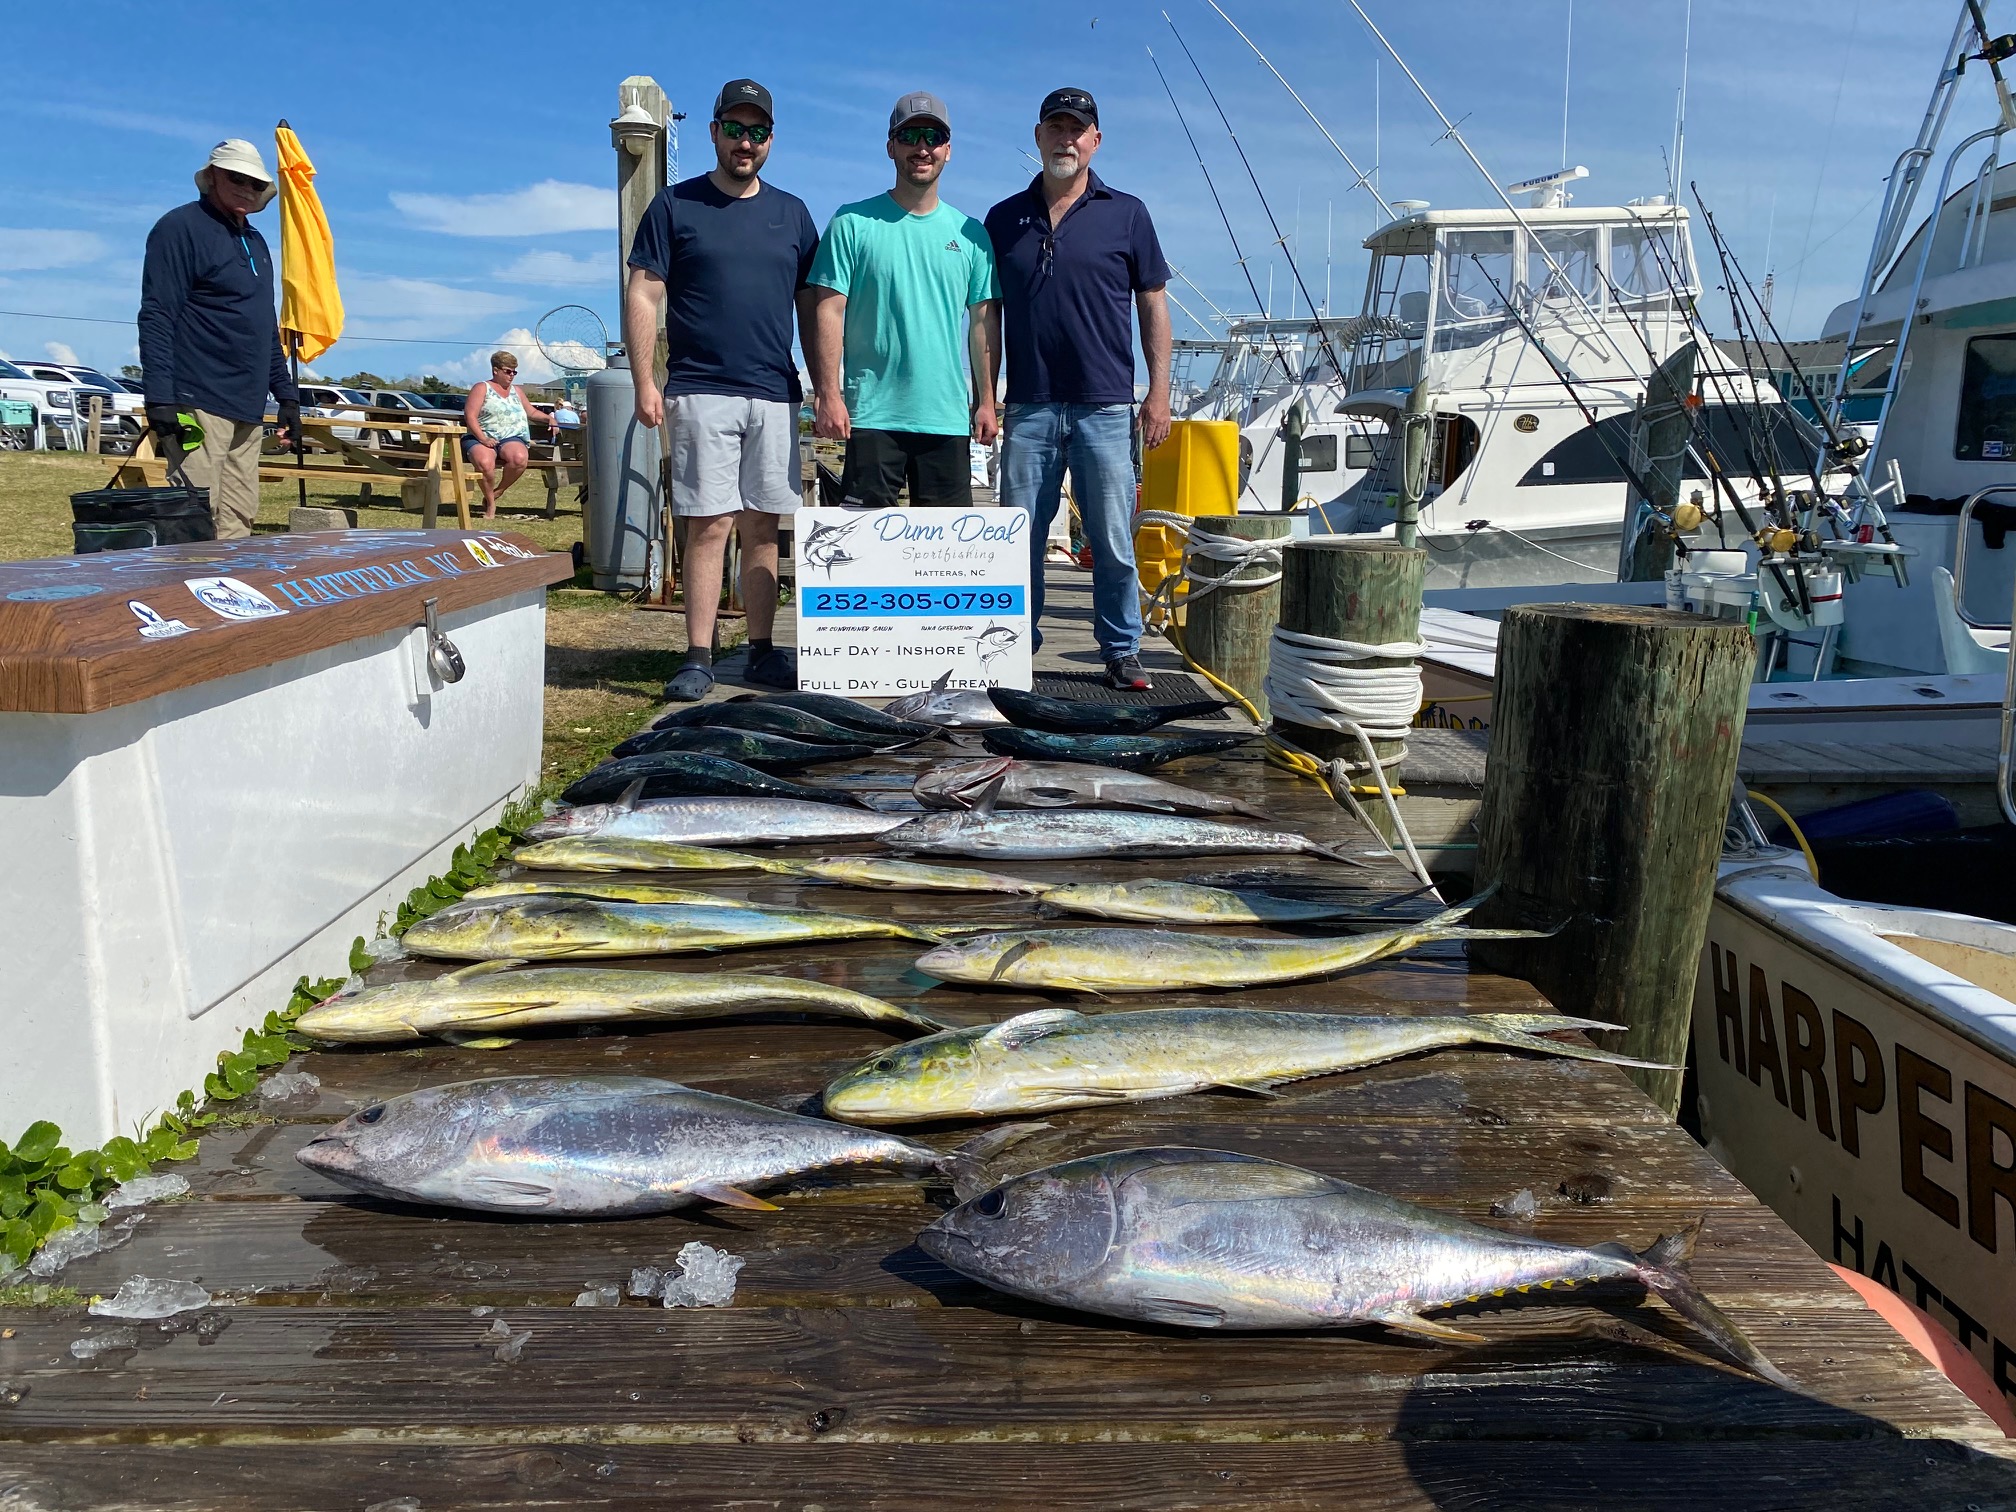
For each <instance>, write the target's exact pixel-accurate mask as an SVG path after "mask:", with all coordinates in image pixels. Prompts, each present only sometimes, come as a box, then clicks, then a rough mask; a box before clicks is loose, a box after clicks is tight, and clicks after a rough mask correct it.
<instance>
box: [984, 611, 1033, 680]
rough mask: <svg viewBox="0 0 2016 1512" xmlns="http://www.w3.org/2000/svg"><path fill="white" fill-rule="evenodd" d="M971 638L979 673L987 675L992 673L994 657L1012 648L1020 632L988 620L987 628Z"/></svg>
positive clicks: (1018, 638)
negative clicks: (978, 662)
mask: <svg viewBox="0 0 2016 1512" xmlns="http://www.w3.org/2000/svg"><path fill="white" fill-rule="evenodd" d="M972 639H973V650H974V652H975V653H976V654H977V655H978V656H979V658H980V673H981V675H982V676H983V677H988V676H992V675H993V672H994V659H995V658H996V657H998V656H1000V655H1002V654H1003V653H1004V652H1007V651H1010V650H1012V649H1013V648H1014V646H1015V643H1016V642H1017V641H1019V640H1021V639H1022V632H1021V631H1019V630H1013V629H1010V628H1009V627H1008V626H1006V625H997V624H995V623H994V622H993V621H992V620H989V621H988V622H987V628H986V629H985V630H982V631H981V632H980V633H979V634H978V635H976V636H974V637H973V638H972Z"/></svg>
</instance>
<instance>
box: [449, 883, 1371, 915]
mask: <svg viewBox="0 0 2016 1512" xmlns="http://www.w3.org/2000/svg"><path fill="white" fill-rule="evenodd" d="M468 896H471V897H473V896H475V894H473V893H471V894H469V895H468ZM1043 906H1044V908H1046V909H1054V910H1056V911H1057V912H1059V913H1067V914H1089V915H1090V916H1091V917H1093V918H1095V919H1131V920H1134V921H1136V922H1139V923H1145V924H1308V923H1313V922H1317V921H1320V920H1326V919H1327V920H1336V919H1355V918H1362V917H1378V918H1379V919H1380V921H1381V922H1384V916H1368V915H1366V914H1365V911H1364V909H1363V908H1362V907H1360V906H1358V905H1355V904H1348V903H1319V902H1316V901H1314V900H1313V899H1308V898H1287V897H1282V896H1281V895H1280V894H1278V893H1266V892H1249V891H1245V890H1240V891H1237V892H1235V891H1233V890H1231V889H1229V888H1224V887H1199V886H1197V885H1196V884H1194V883H1190V882H1157V881H1152V880H1151V881H1144V882H1072V883H1067V884H1065V885H1064V886H1061V887H1053V888H1050V889H1049V890H1048V891H1046V892H1045V893H1044V894H1043Z"/></svg>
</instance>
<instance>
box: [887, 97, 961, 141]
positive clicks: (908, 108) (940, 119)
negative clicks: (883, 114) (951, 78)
mask: <svg viewBox="0 0 2016 1512" xmlns="http://www.w3.org/2000/svg"><path fill="white" fill-rule="evenodd" d="M920 118H921V119H925V120H932V121H936V122H937V123H938V124H939V125H940V126H943V127H944V128H945V129H946V130H947V131H950V130H951V129H952V116H951V113H950V112H949V111H947V110H946V109H945V102H944V101H943V100H941V99H939V98H938V96H936V95H934V94H932V93H931V92H930V91H929V90H928V89H919V90H914V91H912V92H911V93H909V94H906V95H905V96H903V98H902V99H900V100H898V101H897V102H896V108H895V109H894V110H892V111H890V112H889V129H890V130H891V131H892V132H893V131H895V130H897V129H898V128H899V127H902V126H905V125H908V124H909V123H910V122H911V121H915V120H918V119H920Z"/></svg>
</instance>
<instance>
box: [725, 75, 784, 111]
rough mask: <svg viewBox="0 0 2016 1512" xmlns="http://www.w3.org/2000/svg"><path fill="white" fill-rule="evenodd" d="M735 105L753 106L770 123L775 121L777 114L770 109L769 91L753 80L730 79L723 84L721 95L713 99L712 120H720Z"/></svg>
mask: <svg viewBox="0 0 2016 1512" xmlns="http://www.w3.org/2000/svg"><path fill="white" fill-rule="evenodd" d="M736 105H754V106H755V107H756V108H757V109H758V110H760V111H762V112H763V114H764V115H765V116H767V117H769V118H770V119H771V120H772V121H775V120H776V119H777V112H776V111H775V110H773V109H771V108H770V91H769V90H767V89H765V88H764V87H763V86H762V85H761V84H758V83H757V82H756V81H755V80H754V79H730V80H729V81H728V82H727V83H726V84H723V85H722V86H721V93H720V94H718V95H716V96H715V97H714V119H715V120H717V121H718V120H720V119H721V118H722V116H723V115H725V114H727V112H728V111H729V110H730V109H731V108H732V107H734V106H736Z"/></svg>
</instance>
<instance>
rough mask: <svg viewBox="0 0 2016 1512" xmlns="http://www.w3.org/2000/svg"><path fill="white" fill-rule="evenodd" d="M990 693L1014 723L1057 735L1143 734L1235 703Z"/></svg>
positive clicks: (994, 690) (997, 690) (993, 690)
mask: <svg viewBox="0 0 2016 1512" xmlns="http://www.w3.org/2000/svg"><path fill="white" fill-rule="evenodd" d="M987 696H988V698H990V699H992V700H993V703H994V707H995V708H997V709H999V710H1000V711H1001V712H1002V713H1003V714H1005V715H1007V716H1008V722H1009V723H1010V724H1015V725H1020V726H1021V727H1022V728H1023V729H1025V730H1048V731H1049V732H1050V733H1051V734H1053V735H1139V734H1141V733H1142V732H1143V731H1146V730H1153V729H1155V728H1157V727H1158V726H1161V725H1165V724H1168V723H1169V722H1170V721H1171V720H1175V719H1202V718H1203V717H1204V716H1205V715H1207V714H1216V713H1217V712H1218V711H1219V710H1220V709H1225V708H1230V707H1231V705H1229V704H1226V703H1221V702H1220V701H1219V700H1217V699H1215V698H1207V699H1205V700H1203V701H1202V702H1198V703H1173V704H1101V703H1085V702H1079V701H1076V700H1072V699H1063V698H1045V697H1044V696H1043V695H1042V694H1040V693H1023V692H1021V691H1019V690H1017V689H1015V688H989V689H988V690H987Z"/></svg>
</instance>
